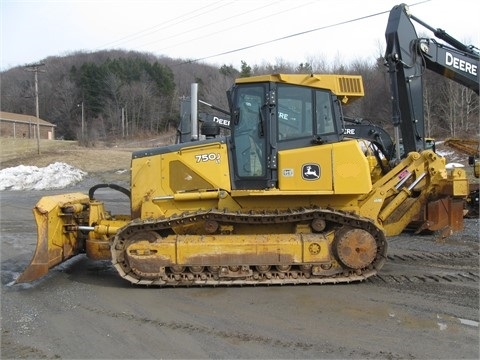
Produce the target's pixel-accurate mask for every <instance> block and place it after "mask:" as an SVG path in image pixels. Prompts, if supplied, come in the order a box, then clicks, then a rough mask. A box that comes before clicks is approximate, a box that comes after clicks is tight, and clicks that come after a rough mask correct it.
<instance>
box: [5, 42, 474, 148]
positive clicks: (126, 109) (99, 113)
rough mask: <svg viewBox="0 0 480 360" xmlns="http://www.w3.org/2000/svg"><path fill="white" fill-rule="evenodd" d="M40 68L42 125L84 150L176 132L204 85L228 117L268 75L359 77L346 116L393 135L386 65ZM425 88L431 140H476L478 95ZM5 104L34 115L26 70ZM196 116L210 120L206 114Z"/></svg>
mask: <svg viewBox="0 0 480 360" xmlns="http://www.w3.org/2000/svg"><path fill="white" fill-rule="evenodd" d="M42 63H43V64H45V65H44V66H41V67H40V71H39V73H38V94H39V112H40V117H41V118H42V119H45V120H47V121H49V122H52V123H54V124H56V125H57V129H56V137H57V138H64V139H75V140H77V139H78V140H81V141H82V142H83V143H84V144H91V143H93V142H95V141H97V140H109V141H114V140H116V139H120V138H139V137H145V136H152V135H156V134H159V133H162V132H165V131H167V130H171V129H174V128H176V126H177V124H178V121H179V116H180V114H179V109H180V99H181V98H182V97H188V96H190V84H191V83H193V82H196V83H198V84H199V99H201V100H204V101H206V102H208V103H211V104H214V105H216V106H218V107H220V108H224V109H228V106H227V100H226V95H225V93H226V91H227V90H228V89H229V87H230V86H231V85H232V84H233V82H234V79H235V78H237V77H243V76H250V75H261V74H268V73H337V74H356V75H362V76H363V81H364V86H365V97H364V98H363V99H361V100H359V101H356V102H354V103H353V104H352V105H350V106H348V107H346V108H345V109H344V112H345V115H348V116H350V117H358V118H363V119H365V120H369V121H371V122H372V123H374V124H376V125H380V126H383V127H385V128H386V129H387V130H391V101H390V89H389V78H388V74H387V69H386V67H385V66H384V64H383V59H381V58H379V59H378V61H377V62H376V63H375V64H373V65H372V64H368V63H366V62H356V63H351V64H342V63H340V62H338V63H336V64H334V65H329V64H326V62H324V61H322V60H321V59H319V60H317V59H314V60H311V61H310V62H309V63H301V64H291V63H286V62H283V61H282V60H277V63H276V64H261V65H255V64H247V63H245V62H243V61H242V62H241V64H238V69H237V68H235V67H234V66H233V65H223V66H221V67H220V68H218V67H215V66H211V65H208V64H203V63H196V62H189V61H188V60H182V59H171V58H167V57H158V56H155V55H152V54H149V53H140V52H133V51H122V50H110V51H98V52H93V53H92V52H88V53H86V52H77V53H73V54H70V55H67V56H63V57H49V58H46V59H44V60H43V61H42ZM424 85H425V86H424V100H425V120H426V134H427V136H431V137H436V138H445V137H467V138H468V137H476V136H478V134H479V100H478V96H477V95H476V94H475V93H474V92H473V91H471V90H469V89H467V88H465V87H463V86H461V85H459V84H457V83H455V82H453V81H450V80H448V79H446V78H445V77H441V76H439V75H437V74H435V73H433V72H430V71H427V72H426V74H425V76H424ZM82 103H83V109H84V124H85V130H84V135H83V137H82V134H81V113H82V111H81V107H82ZM0 104H1V110H2V111H7V112H14V113H20V114H29V115H35V113H36V111H35V84H34V75H33V73H32V72H29V71H26V68H25V67H16V68H12V69H10V70H7V71H5V72H2V73H1V99H0ZM199 110H200V111H202V110H208V112H210V113H213V112H212V110H210V109H206V108H205V109H202V106H200V107H199ZM122 119H123V120H122Z"/></svg>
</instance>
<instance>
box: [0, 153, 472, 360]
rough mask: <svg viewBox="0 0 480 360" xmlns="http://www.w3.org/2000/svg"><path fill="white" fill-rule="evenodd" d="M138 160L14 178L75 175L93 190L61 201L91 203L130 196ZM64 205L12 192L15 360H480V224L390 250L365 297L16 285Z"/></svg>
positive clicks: (95, 161) (9, 286) (97, 284)
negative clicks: (45, 224) (48, 214)
mask: <svg viewBox="0 0 480 360" xmlns="http://www.w3.org/2000/svg"><path fill="white" fill-rule="evenodd" d="M99 151H100V152H99ZM130 151H131V149H128V148H114V149H112V148H102V149H60V148H59V149H56V150H55V149H54V150H52V152H51V153H49V152H47V151H45V152H44V153H43V154H42V155H41V156H36V157H35V159H33V160H30V161H32V162H31V163H28V161H27V160H26V159H27V158H23V159H20V160H19V159H9V160H2V164H1V167H2V168H4V167H8V166H16V165H19V164H18V162H19V161H21V162H22V164H24V165H37V166H45V165H48V163H50V162H52V161H53V160H54V161H63V162H67V163H69V164H71V165H73V166H76V167H79V168H81V169H82V170H84V171H87V172H89V177H88V178H87V179H85V180H84V181H83V182H82V183H80V184H77V185H75V186H73V187H71V188H69V189H65V191H62V192H76V191H82V192H86V191H88V188H89V187H90V186H92V185H93V184H95V183H97V182H105V181H110V182H119V183H121V184H122V183H123V184H125V183H128V173H127V174H126V173H125V172H123V173H122V174H118V173H117V172H118V170H122V169H128V167H129V163H130ZM59 152H60V153H61V154H63V155H62V157H61V159H60V158H59V155H58V154H59ZM50 156H51V157H50ZM99 159H107V161H102V163H103V165H99ZM15 164H16V165H15ZM59 192H60V191H58V190H55V191H20V192H19V191H2V192H0V200H1V201H0V226H1V227H0V230H1V233H0V235H1V248H0V250H1V259H0V260H1V358H2V359H27V358H28V359H59V358H61V359H113V358H116V359H160V358H163V359H211V358H232V359H234V358H235V359H254V358H255V359H260V358H262V359H273V358H276V359H280V358H281V359H293V358H296V359H319V358H323V359H340V358H341V359H345V358H350V359H360V358H364V359H367V358H368V359H478V358H479V356H480V351H479V279H480V278H479V275H480V274H479V233H478V231H479V220H478V219H466V220H465V229H464V231H462V232H461V233H457V234H455V235H454V236H451V237H449V238H446V239H440V238H437V237H435V236H433V235H430V236H425V235H422V236H420V235H414V234H410V233H404V234H402V235H401V236H396V237H392V238H390V239H389V241H388V242H389V251H388V260H387V263H386V264H385V266H384V267H383V269H382V270H381V272H380V274H379V275H378V276H376V277H374V278H370V279H368V280H367V281H365V282H362V283H351V284H345V285H309V286H265V287H262V286H260V287H213V288H156V287H137V286H134V285H131V284H130V283H128V282H126V281H125V280H123V279H121V278H120V277H119V276H118V275H117V273H116V271H115V269H114V268H113V267H112V266H111V265H110V263H109V262H108V261H93V260H90V259H88V258H86V257H85V256H83V255H79V256H77V257H75V258H73V259H71V260H69V261H67V262H66V263H64V264H62V265H60V266H57V267H56V268H54V269H52V270H51V271H50V272H49V274H48V275H47V276H45V277H44V278H42V279H40V280H38V281H35V282H33V283H29V284H15V283H14V280H15V279H16V278H17V277H18V275H19V274H20V273H21V272H22V270H23V269H24V268H25V266H27V264H28V263H29V261H30V259H31V256H32V255H33V252H34V249H35V244H36V229H35V224H34V222H33V216H32V212H31V209H32V208H33V206H34V205H35V203H36V202H37V200H38V199H39V198H40V197H42V196H44V195H49V194H57V193H59ZM102 196H103V198H102V199H103V200H104V201H105V202H106V204H107V207H108V208H109V209H111V210H112V212H114V213H115V212H117V213H118V212H124V211H125V210H126V211H128V204H127V203H126V202H125V201H124V200H123V199H118V197H117V196H116V193H114V192H113V193H111V192H109V191H105V192H104V193H102Z"/></svg>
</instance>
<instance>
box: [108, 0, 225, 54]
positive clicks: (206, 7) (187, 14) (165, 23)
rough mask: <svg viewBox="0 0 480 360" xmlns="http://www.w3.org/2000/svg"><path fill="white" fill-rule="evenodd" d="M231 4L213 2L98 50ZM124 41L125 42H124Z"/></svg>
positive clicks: (152, 32)
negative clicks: (212, 7)
mask: <svg viewBox="0 0 480 360" xmlns="http://www.w3.org/2000/svg"><path fill="white" fill-rule="evenodd" d="M232 3H233V2H229V3H225V1H221V0H220V1H217V2H215V3H213V4H210V5H207V6H204V7H202V8H199V9H196V10H193V11H191V12H188V13H186V14H183V15H181V16H177V17H175V18H173V19H170V20H167V21H166V22H162V23H161V24H157V25H154V26H152V27H150V28H147V29H144V30H141V31H139V32H136V33H134V34H131V35H127V36H125V37H123V38H120V39H118V40H114V41H112V42H109V43H106V44H104V45H102V46H100V47H99V48H104V47H109V46H111V45H114V44H116V43H126V42H130V41H133V40H135V39H138V38H141V37H145V36H148V35H151V34H154V33H156V32H158V31H160V30H163V29H166V28H168V27H170V26H174V25H178V24H181V23H183V22H185V21H189V20H192V19H195V18H197V17H198V16H200V15H203V14H205V13H208V12H209V11H212V9H208V8H209V7H211V6H214V5H217V4H221V5H220V6H217V7H215V8H214V9H213V10H217V9H219V8H222V7H224V6H226V5H229V4H232ZM199 11H203V12H201V13H200V14H196V13H198V12H199ZM193 14H196V15H193ZM189 15H192V16H189ZM188 16H189V17H188ZM182 18H183V20H180V19H182ZM176 20H179V21H177V22H175V21H176ZM124 40H125V41H124Z"/></svg>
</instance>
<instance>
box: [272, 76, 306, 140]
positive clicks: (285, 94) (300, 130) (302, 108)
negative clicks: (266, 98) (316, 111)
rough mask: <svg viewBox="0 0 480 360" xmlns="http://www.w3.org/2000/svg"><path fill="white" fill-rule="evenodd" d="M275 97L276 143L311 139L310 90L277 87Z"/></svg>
mask: <svg viewBox="0 0 480 360" xmlns="http://www.w3.org/2000/svg"><path fill="white" fill-rule="evenodd" d="M277 96H278V101H277V119H278V141H282V140H290V139H298V138H303V137H312V135H313V113H312V90H311V89H308V88H299V87H298V86H288V85H279V86H278V93H277Z"/></svg>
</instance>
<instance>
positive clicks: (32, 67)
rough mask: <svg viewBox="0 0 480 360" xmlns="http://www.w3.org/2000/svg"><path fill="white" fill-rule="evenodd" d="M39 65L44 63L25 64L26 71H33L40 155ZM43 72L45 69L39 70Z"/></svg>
mask: <svg viewBox="0 0 480 360" xmlns="http://www.w3.org/2000/svg"><path fill="white" fill-rule="evenodd" d="M40 66H45V64H42V63H37V64H31V65H27V66H26V70H27V71H33V72H35V109H36V116H37V152H38V154H39V155H40V115H39V109H38V72H39V71H41V70H39V69H40ZM41 72H45V70H43V71H41Z"/></svg>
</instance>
